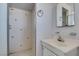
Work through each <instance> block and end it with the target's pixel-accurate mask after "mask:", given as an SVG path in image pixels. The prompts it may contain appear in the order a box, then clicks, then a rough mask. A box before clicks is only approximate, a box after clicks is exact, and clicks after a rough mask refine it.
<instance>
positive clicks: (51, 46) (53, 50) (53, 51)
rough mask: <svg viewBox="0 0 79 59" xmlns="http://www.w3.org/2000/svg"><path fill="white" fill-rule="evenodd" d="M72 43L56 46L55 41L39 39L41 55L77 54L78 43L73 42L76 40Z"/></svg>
mask: <svg viewBox="0 0 79 59" xmlns="http://www.w3.org/2000/svg"><path fill="white" fill-rule="evenodd" d="M69 42H70V41H69ZM74 42H75V41H74ZM72 43H73V42H72ZM72 43H71V45H69V46H56V45H55V41H52V40H42V41H41V45H42V55H43V56H77V54H78V50H77V49H78V47H79V45H78V44H75V43H77V42H75V43H73V44H72ZM57 44H58V43H57Z"/></svg>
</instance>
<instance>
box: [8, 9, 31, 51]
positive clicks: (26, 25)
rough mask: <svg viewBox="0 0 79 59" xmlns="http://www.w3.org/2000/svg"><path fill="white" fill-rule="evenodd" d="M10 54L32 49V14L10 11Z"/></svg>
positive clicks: (19, 10) (16, 10)
mask: <svg viewBox="0 0 79 59" xmlns="http://www.w3.org/2000/svg"><path fill="white" fill-rule="evenodd" d="M9 27H10V28H9V47H10V53H13V52H17V51H21V50H28V49H31V48H32V12H29V11H24V10H21V9H17V8H10V9H9Z"/></svg>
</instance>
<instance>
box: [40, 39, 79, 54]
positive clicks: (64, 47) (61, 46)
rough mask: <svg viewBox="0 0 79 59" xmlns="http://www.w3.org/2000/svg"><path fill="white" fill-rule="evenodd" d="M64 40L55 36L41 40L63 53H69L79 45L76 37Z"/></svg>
mask: <svg viewBox="0 0 79 59" xmlns="http://www.w3.org/2000/svg"><path fill="white" fill-rule="evenodd" d="M64 40H65V41H64V42H60V41H57V39H55V38H51V39H45V40H41V41H42V43H45V44H47V45H49V46H51V47H54V48H56V49H58V50H60V51H62V52H63V53H67V52H69V51H71V50H73V49H75V48H77V47H79V43H78V42H79V40H74V39H66V38H65V39H64Z"/></svg>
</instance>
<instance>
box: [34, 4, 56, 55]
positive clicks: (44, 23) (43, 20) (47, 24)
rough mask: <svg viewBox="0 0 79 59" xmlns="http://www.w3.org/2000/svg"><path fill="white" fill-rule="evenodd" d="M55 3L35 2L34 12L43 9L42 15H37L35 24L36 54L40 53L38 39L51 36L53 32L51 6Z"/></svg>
mask: <svg viewBox="0 0 79 59" xmlns="http://www.w3.org/2000/svg"><path fill="white" fill-rule="evenodd" d="M55 5H56V4H51V3H48V4H47V3H46V4H45V3H44V4H42V3H40V4H36V12H37V11H38V10H40V9H41V10H43V12H44V14H43V16H42V17H38V16H37V20H36V21H37V24H36V54H37V55H41V51H42V50H41V44H40V40H41V39H45V38H49V37H52V32H53V30H52V29H53V8H54V6H55Z"/></svg>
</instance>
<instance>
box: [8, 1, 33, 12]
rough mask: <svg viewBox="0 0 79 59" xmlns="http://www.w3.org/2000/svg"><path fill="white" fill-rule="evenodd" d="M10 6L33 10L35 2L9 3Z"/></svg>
mask: <svg viewBox="0 0 79 59" xmlns="http://www.w3.org/2000/svg"><path fill="white" fill-rule="evenodd" d="M8 6H9V7H14V8H19V9H23V10H28V11H32V10H33V8H34V3H8Z"/></svg>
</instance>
